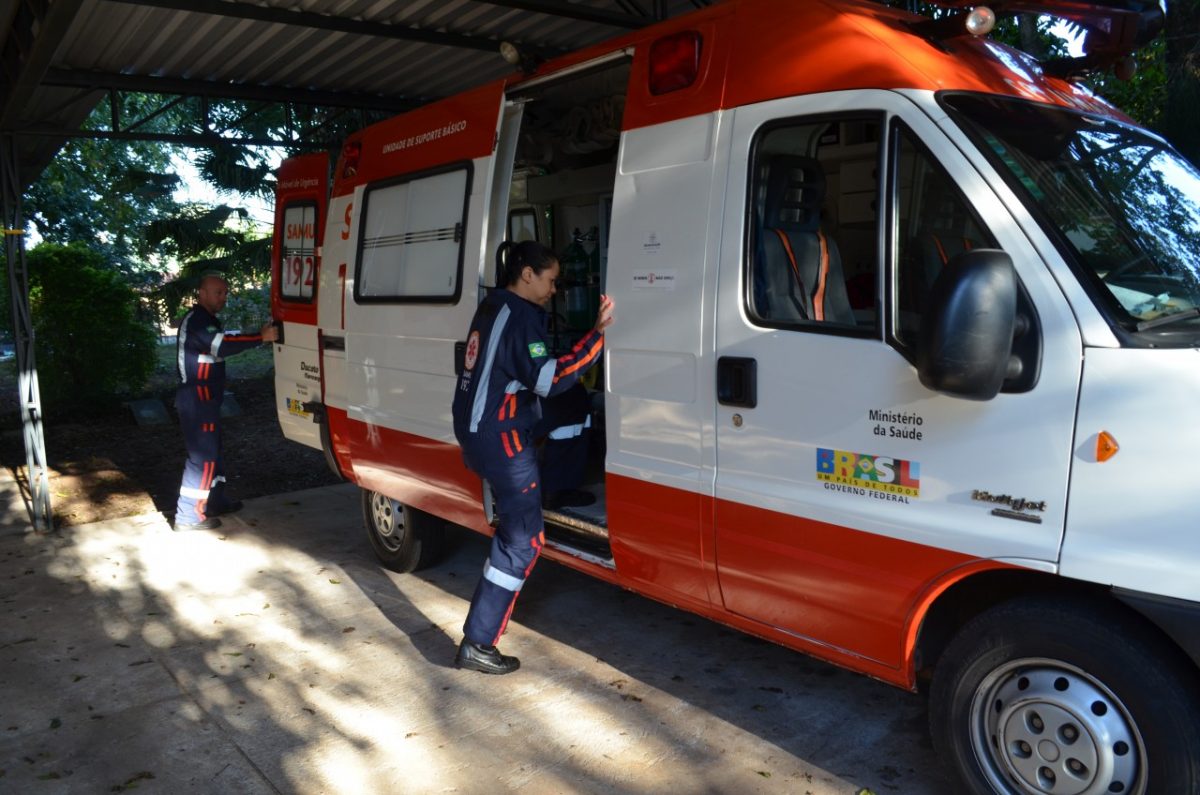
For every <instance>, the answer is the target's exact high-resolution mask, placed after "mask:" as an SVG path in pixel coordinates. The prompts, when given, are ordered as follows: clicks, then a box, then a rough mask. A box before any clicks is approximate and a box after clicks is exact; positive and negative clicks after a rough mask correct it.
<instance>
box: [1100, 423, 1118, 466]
mask: <svg viewBox="0 0 1200 795" xmlns="http://www.w3.org/2000/svg"><path fill="white" fill-rule="evenodd" d="M1120 449H1121V445H1119V444H1117V440H1116V439H1114V438H1113V436H1112V434H1111V433H1109V432H1108V431H1100V433H1099V435H1098V436H1096V460H1097V461H1098V462H1099V463H1101V464H1103V463H1104V462H1105V461H1107V460H1108V459H1110V458H1112V457H1113V456H1114V455H1116V454H1117V451H1118V450H1120Z"/></svg>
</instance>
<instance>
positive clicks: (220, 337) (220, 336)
mask: <svg viewBox="0 0 1200 795" xmlns="http://www.w3.org/2000/svg"><path fill="white" fill-rule="evenodd" d="M224 341H225V332H224V331H218V332H217V334H216V336H215V337H213V341H212V347H211V348H209V350H210V351H212V355H213V358H214V359H215V358H216V357H217V353H218V352H219V351H220V350H221V343H222V342H224Z"/></svg>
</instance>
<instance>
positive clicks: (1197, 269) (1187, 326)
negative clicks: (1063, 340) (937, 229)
mask: <svg viewBox="0 0 1200 795" xmlns="http://www.w3.org/2000/svg"><path fill="white" fill-rule="evenodd" d="M941 99H942V102H943V104H944V106H945V107H947V108H948V109H949V110H950V111H951V113H952V114H953V115H954V117H955V118H956V119H957V120H958V121H959V123H960V124H961V125H962V126H963V127H964V128H965V129H967V131H968V132H969V133H971V134H972V137H974V138H975V139H976V141H977V142H978V143H979V144H980V145H981V147H982V149H983V150H984V152H985V153H987V154H988V156H989V157H990V159H991V160H992V161H993V163H994V164H995V166H996V167H997V168H998V169H999V170H1000V171H1001V173H1003V174H1004V175H1005V177H1006V178H1007V179H1008V181H1009V182H1010V184H1012V185H1013V187H1014V189H1015V190H1017V191H1018V193H1024V194H1025V196H1026V197H1028V200H1029V202H1030V205H1031V206H1033V207H1035V208H1036V210H1039V211H1040V212H1035V213H1034V215H1035V216H1036V217H1037V218H1038V219H1039V220H1040V221H1041V223H1042V224H1043V225H1044V226H1045V227H1046V228H1047V232H1049V233H1050V235H1051V236H1052V238H1054V239H1056V240H1057V242H1058V244H1059V248H1060V250H1062V252H1063V254H1064V255H1065V256H1066V257H1067V259H1068V260H1069V261H1070V262H1071V264H1072V266H1073V267H1074V268H1075V270H1076V271H1077V272H1079V274H1080V276H1081V277H1082V278H1083V279H1084V281H1085V283H1087V284H1088V286H1089V288H1090V289H1089V292H1091V293H1092V295H1093V297H1094V298H1095V299H1096V300H1097V303H1098V304H1099V306H1100V307H1101V310H1102V311H1104V312H1105V313H1106V314H1107V315H1108V316H1109V318H1110V320H1111V321H1112V322H1113V323H1114V325H1116V326H1118V327H1120V328H1124V329H1125V330H1127V331H1130V332H1133V333H1134V334H1136V335H1138V336H1140V335H1141V334H1148V335H1154V336H1155V337H1156V338H1158V339H1157V341H1158V343H1160V344H1161V342H1163V340H1162V337H1163V336H1164V335H1168V334H1179V333H1183V334H1184V335H1186V337H1187V338H1188V339H1189V340H1190V339H1192V338H1194V337H1195V335H1196V334H1197V333H1200V171H1197V170H1196V168H1195V166H1193V165H1192V164H1191V163H1189V162H1188V161H1187V160H1185V159H1183V158H1182V157H1180V156H1179V155H1178V154H1177V153H1176V152H1174V151H1173V150H1172V149H1170V148H1169V147H1168V146H1167V145H1166V144H1164V143H1162V142H1161V141H1160V140H1158V139H1156V138H1154V137H1153V136H1150V135H1148V134H1146V133H1144V132H1141V131H1139V130H1137V129H1135V128H1132V127H1129V126H1126V125H1124V124H1120V123H1118V122H1115V121H1111V120H1108V119H1103V118H1099V117H1095V116H1090V115H1085V114H1082V113H1077V112H1073V111H1070V110H1067V109H1064V108H1060V107H1053V106H1049V105H1041V104H1037V103H1033V102H1028V101H1025V100H1018V99H1011V98H1004V97H995V96H981V95H977V94H947V95H944V96H943V97H942V98H941ZM1180 342H1183V343H1184V344H1187V341H1185V340H1182V339H1181V340H1180Z"/></svg>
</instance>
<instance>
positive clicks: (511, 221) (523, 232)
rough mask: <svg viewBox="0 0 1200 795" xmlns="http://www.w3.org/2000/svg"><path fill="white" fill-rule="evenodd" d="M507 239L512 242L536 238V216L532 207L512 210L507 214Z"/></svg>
mask: <svg viewBox="0 0 1200 795" xmlns="http://www.w3.org/2000/svg"><path fill="white" fill-rule="evenodd" d="M508 239H509V240H511V241H512V242H514V243H521V242H524V241H526V240H537V239H538V231H537V216H536V215H535V214H534V212H533V208H531V207H529V208H523V209H520V210H512V211H511V212H509V214H508Z"/></svg>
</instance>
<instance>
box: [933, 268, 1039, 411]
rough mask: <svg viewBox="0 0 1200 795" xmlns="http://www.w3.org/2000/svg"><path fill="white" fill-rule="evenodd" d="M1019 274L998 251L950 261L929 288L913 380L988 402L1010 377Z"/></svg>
mask: <svg viewBox="0 0 1200 795" xmlns="http://www.w3.org/2000/svg"><path fill="white" fill-rule="evenodd" d="M1016 312H1017V274H1016V271H1015V270H1014V269H1013V264H1012V258H1011V257H1009V256H1008V254H1007V253H1006V252H1004V251H1001V250H999V249H972V250H970V251H964V252H963V253H961V254H959V255H958V256H956V257H954V258H953V259H951V260H950V262H949V263H947V264H946V266H945V267H944V268H942V271H941V273H939V274H938V277H937V279H935V280H934V282H933V287H932V288H931V289H930V295H929V303H928V308H927V310H926V311H925V313H924V314H923V315H922V316H921V327H920V330H919V331H918V333H917V351H916V353H917V376H918V377H919V378H920V380H921V383H922V384H924V385H925V386H926V387H928V388H930V389H933V390H935V391H937V392H944V393H946V394H948V395H953V396H955V397H961V398H967V399H968V400H991V399H992V398H994V397H995V396H996V395H997V393H999V391H1000V387H1001V386H1002V385H1003V384H1004V380H1005V378H1007V377H1008V376H1009V375H1010V359H1011V354H1012V346H1013V333H1014V331H1015V328H1016Z"/></svg>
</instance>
